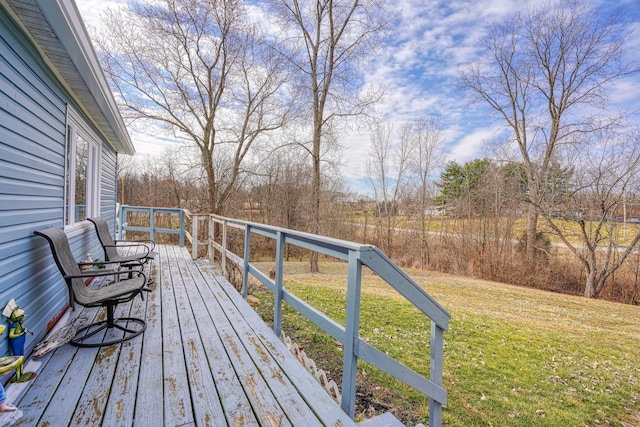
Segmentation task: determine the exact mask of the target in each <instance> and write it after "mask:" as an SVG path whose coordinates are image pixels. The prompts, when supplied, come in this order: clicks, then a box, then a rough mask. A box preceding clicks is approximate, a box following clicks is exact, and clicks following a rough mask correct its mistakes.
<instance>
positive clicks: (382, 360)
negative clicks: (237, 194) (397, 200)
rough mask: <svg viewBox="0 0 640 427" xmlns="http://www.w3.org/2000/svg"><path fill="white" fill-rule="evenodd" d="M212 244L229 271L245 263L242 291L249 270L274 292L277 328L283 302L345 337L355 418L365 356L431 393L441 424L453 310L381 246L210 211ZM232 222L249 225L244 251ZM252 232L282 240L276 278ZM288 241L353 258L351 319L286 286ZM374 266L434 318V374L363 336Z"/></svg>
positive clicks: (345, 383) (347, 394)
mask: <svg viewBox="0 0 640 427" xmlns="http://www.w3.org/2000/svg"><path fill="white" fill-rule="evenodd" d="M209 218H210V223H209V239H210V240H209V247H210V248H212V249H213V250H214V251H218V252H219V253H220V254H221V265H222V269H223V273H224V274H226V263H227V260H229V261H231V262H233V263H234V264H237V265H238V266H239V267H240V268H241V269H242V295H243V297H245V298H246V297H247V294H248V282H249V274H251V275H252V276H253V277H255V278H256V279H257V280H258V281H260V282H261V283H262V284H264V285H265V286H266V287H267V288H268V289H269V290H270V291H271V292H273V293H274V296H275V298H274V320H273V329H274V332H275V333H276V334H277V335H280V330H281V325H282V302H283V301H284V302H286V303H287V304H289V305H290V306H291V307H292V308H293V309H294V310H296V311H297V312H298V313H300V314H301V315H303V316H304V317H306V318H307V319H308V320H310V321H311V322H313V323H314V324H315V325H316V326H318V327H319V328H320V329H322V330H323V331H325V332H326V333H328V334H329V335H331V336H332V337H333V338H334V339H336V340H337V341H339V342H340V343H342V345H343V348H344V360H343V375H342V389H343V390H342V402H341V405H342V409H343V410H344V411H345V412H346V413H347V414H349V416H351V417H352V418H353V417H354V415H355V396H356V389H355V386H356V364H357V359H358V358H360V359H362V360H364V361H366V362H368V363H371V364H372V365H374V366H376V367H378V368H380V369H382V370H383V371H385V372H387V373H388V374H390V375H392V376H393V377H395V378H397V379H398V380H400V381H403V382H404V383H406V384H408V385H410V386H412V387H414V388H415V389H417V390H419V391H421V392H422V393H424V394H425V395H427V396H429V398H430V399H429V426H431V427H434V426H439V425H440V424H441V422H442V406H443V405H446V404H447V392H446V390H444V388H443V387H442V368H443V348H444V331H445V330H447V329H448V327H449V318H450V316H451V315H450V314H449V313H448V312H447V310H445V309H444V308H443V307H442V306H441V305H440V304H438V302H437V301H435V300H434V299H433V298H432V297H431V296H430V295H429V294H428V293H427V292H425V291H424V290H423V289H422V288H421V287H420V286H419V285H418V284H417V283H416V282H415V281H413V280H412V279H411V278H410V277H409V276H408V275H407V274H406V273H405V272H404V271H402V270H401V269H400V268H399V267H398V266H397V265H395V264H394V263H393V262H392V261H391V260H390V259H389V258H388V257H386V256H385V255H384V254H383V253H382V252H381V251H380V250H379V249H378V248H376V247H375V246H372V245H364V244H358V243H354V242H349V241H345V240H339V239H334V238H330V237H324V236H318V235H314V234H309V233H304V232H300V231H295V230H289V229H284V228H280V227H273V226H268V225H264V224H258V223H253V222H249V221H242V220H237V219H232V218H225V217H222V216H218V215H210V217H209ZM215 224H218V225H220V226H221V227H222V230H221V233H219V239H220V240H221V242H218V241H216V234H215ZM228 228H235V229H239V230H242V231H244V251H243V252H244V253H243V255H242V256H240V255H238V254H235V253H233V252H232V251H231V250H230V249H229V248H228V246H227V231H228ZM251 234H258V235H261V236H266V237H268V238H271V239H274V240H275V241H276V259H275V261H276V269H275V270H276V271H275V278H274V279H271V278H269V277H268V275H266V274H265V273H263V272H262V271H260V270H259V269H258V268H256V267H255V266H254V265H253V264H251V262H250V251H251V245H250V243H251ZM285 243H288V244H291V245H295V246H298V247H301V248H305V249H309V250H312V251H316V252H318V253H321V254H324V255H330V256H332V257H335V258H338V259H341V260H344V261H347V263H348V279H347V307H346V321H345V325H344V326H343V325H341V324H339V323H337V322H336V321H334V320H333V319H331V318H329V317H328V316H326V315H325V314H324V313H322V312H320V311H319V310H317V309H315V308H313V307H312V306H310V305H308V304H307V303H306V302H304V301H302V300H301V299H300V298H298V297H297V296H295V295H294V294H292V293H290V292H289V291H287V289H285V288H284V286H283V265H284V245H285ZM363 265H364V266H367V267H369V268H370V269H371V270H372V271H373V272H374V273H376V274H377V275H378V276H379V277H381V278H382V279H383V280H384V281H385V282H387V283H388V284H389V285H391V287H393V288H394V289H396V290H397V291H398V292H399V293H400V294H401V295H402V296H403V297H405V298H406V299H407V300H408V301H410V302H411V303H413V304H414V305H415V306H416V307H417V308H418V309H419V310H420V311H421V312H422V313H424V314H425V315H426V316H428V317H429V318H430V319H431V345H430V347H431V349H430V350H431V364H430V378H429V379H427V378H424V377H423V376H421V375H420V374H418V373H416V372H415V371H413V370H411V369H409V368H407V367H406V366H404V365H402V364H401V363H399V362H397V361H396V360H394V359H393V358H391V357H389V356H388V355H386V354H385V353H383V352H381V351H380V350H378V349H376V348H375V347H373V346H371V345H370V344H368V343H366V342H365V341H364V340H363V339H362V338H360V336H359V324H360V291H361V286H362V266H363Z"/></svg>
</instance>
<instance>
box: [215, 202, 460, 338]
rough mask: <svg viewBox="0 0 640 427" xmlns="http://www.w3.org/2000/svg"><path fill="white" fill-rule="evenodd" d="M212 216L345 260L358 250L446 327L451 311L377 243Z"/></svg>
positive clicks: (372, 267) (371, 264) (369, 264)
mask: <svg viewBox="0 0 640 427" xmlns="http://www.w3.org/2000/svg"><path fill="white" fill-rule="evenodd" d="M211 217H212V218H213V219H214V220H215V221H219V222H223V221H224V222H225V223H226V224H227V225H228V226H236V227H241V228H244V227H246V226H249V228H250V229H251V231H252V232H255V233H257V234H261V235H265V236H268V237H272V238H276V234H277V232H281V233H283V234H284V235H285V236H286V241H287V242H290V243H293V244H294V245H297V246H301V247H307V248H309V249H311V250H315V251H319V252H322V253H325V254H327V255H332V256H336V257H338V258H341V259H344V260H346V259H347V257H346V256H344V255H346V254H348V252H349V251H354V252H359V253H360V260H361V261H362V263H363V264H364V265H366V266H367V267H369V268H370V269H371V270H372V271H373V272H374V273H376V274H378V275H379V276H380V277H381V278H383V279H384V280H385V281H386V282H387V283H388V284H389V285H390V286H391V287H392V288H394V289H395V290H397V291H398V292H399V293H400V294H401V295H402V296H404V297H405V298H406V299H407V300H408V301H409V302H411V303H412V304H413V305H414V306H416V307H417V308H418V309H419V310H420V311H422V312H423V313H424V314H425V315H427V316H428V317H429V318H431V320H433V321H434V322H435V323H436V324H437V325H438V326H439V327H441V328H442V329H444V330H447V329H448V328H449V318H450V317H451V314H450V313H449V312H448V311H447V310H446V309H445V308H444V307H442V306H441V305H440V304H439V303H438V302H437V301H436V300H435V299H434V298H433V297H431V295H429V294H428V293H427V292H425V291H424V289H422V288H421V287H420V286H419V285H418V284H417V283H416V282H415V281H414V280H413V279H411V277H410V276H409V275H408V274H406V273H405V272H404V271H403V270H402V269H401V268H399V267H398V266H397V265H396V264H395V263H393V262H392V261H391V260H390V259H389V258H388V257H387V256H386V255H384V254H383V253H382V252H381V251H380V250H379V249H378V248H377V247H376V246H373V245H366V244H360V243H355V242H350V241H347V240H341V239H335V238H331V237H326V236H320V235H317V234H311V233H305V232H302V231H296V230H290V229H287V228H281V227H275V226H271V225H265V224H259V223H254V222H250V221H244V220H239V219H235V218H226V217H223V216H220V215H211Z"/></svg>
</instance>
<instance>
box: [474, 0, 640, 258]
mask: <svg viewBox="0 0 640 427" xmlns="http://www.w3.org/2000/svg"><path fill="white" fill-rule="evenodd" d="M622 46H623V44H622V33H621V31H620V26H619V25H618V24H617V21H616V16H613V17H611V18H610V19H605V18H604V17H603V16H601V15H600V13H599V12H598V11H597V10H591V9H589V7H588V6H587V5H585V4H583V3H581V2H580V1H577V0H562V1H560V2H559V3H555V2H545V3H544V4H542V5H541V6H539V7H536V8H534V9H529V10H527V11H526V12H524V13H520V14H517V15H516V16H515V17H513V18H510V19H508V20H506V21H505V22H504V23H502V24H494V25H492V26H491V27H490V29H489V33H488V35H487V36H486V37H485V38H484V39H483V41H482V47H483V48H484V49H485V50H486V52H487V53H486V55H485V57H484V58H483V59H482V60H480V61H478V62H477V63H475V64H473V65H472V66H470V67H469V68H468V69H467V70H466V71H465V72H464V73H463V74H462V82H463V85H464V86H466V88H467V89H468V90H469V91H470V92H471V93H472V94H473V95H474V96H475V99H477V100H479V101H481V102H483V103H485V104H487V105H489V106H490V107H491V108H492V109H493V110H494V111H495V113H496V114H497V116H498V117H499V118H500V119H501V120H502V121H503V122H504V125H505V127H506V128H507V129H508V130H510V132H511V134H512V135H511V136H512V141H513V142H514V143H515V145H516V146H517V149H518V151H519V152H520V154H521V156H522V159H523V164H524V167H525V172H526V177H527V185H528V198H529V199H528V202H529V203H530V204H529V211H528V224H527V232H526V235H527V255H528V257H529V258H530V259H532V258H533V257H534V256H535V250H536V248H535V246H534V245H535V241H536V234H537V224H538V215H539V210H538V206H540V204H541V201H542V197H543V193H544V186H545V185H546V183H547V182H548V177H547V175H548V173H549V169H550V164H551V161H552V159H553V158H554V155H555V154H556V152H557V150H558V149H559V147H561V146H562V145H563V144H567V143H570V142H572V141H574V140H575V137H576V135H578V134H583V133H588V132H594V131H596V130H598V129H602V128H604V127H607V126H609V125H611V124H612V123H613V122H614V121H615V118H613V119H607V118H604V117H602V116H598V115H596V113H599V112H606V110H605V107H606V105H607V100H608V99H607V90H608V89H609V87H610V84H611V83H612V82H613V81H614V80H616V79H618V78H619V77H621V76H624V75H625V74H627V73H628V72H630V71H631V70H632V67H631V66H629V65H628V64H626V63H625V62H624V60H623V49H622Z"/></svg>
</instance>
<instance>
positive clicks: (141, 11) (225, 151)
mask: <svg viewBox="0 0 640 427" xmlns="http://www.w3.org/2000/svg"><path fill="white" fill-rule="evenodd" d="M102 24H103V26H102V31H101V32H100V34H99V35H98V37H96V39H97V40H98V50H99V52H100V57H101V59H102V61H103V65H104V68H105V72H106V75H107V77H108V78H109V79H110V81H111V83H112V87H113V88H114V90H115V91H116V92H117V95H118V96H117V98H118V99H119V101H120V103H121V106H122V107H123V114H124V116H125V118H128V119H129V120H131V121H135V120H138V121H143V122H144V121H154V122H156V123H160V124H161V125H163V126H164V127H166V129H167V130H169V131H170V132H171V133H173V135H174V136H175V137H176V138H178V139H180V140H184V141H188V142H189V143H191V144H194V145H195V146H197V147H198V149H199V152H200V156H201V163H202V167H203V168H204V170H205V172H206V177H207V181H208V200H209V201H208V209H209V211H210V212H213V213H220V212H221V211H222V209H223V207H224V204H225V201H226V200H227V199H228V197H229V195H230V192H231V191H232V190H233V189H234V185H235V184H236V182H237V178H238V174H239V173H240V171H241V164H242V162H243V160H244V159H245V157H246V156H247V153H248V152H249V149H250V148H251V146H252V144H253V143H254V142H255V141H256V140H257V139H258V138H260V137H261V136H262V135H263V134H264V133H266V132H268V131H271V130H275V129H279V128H281V127H282V126H283V125H284V123H285V122H286V120H287V118H288V114H289V109H290V104H287V103H286V102H283V101H284V98H285V93H284V83H285V82H286V75H285V74H284V73H283V72H282V70H283V67H282V65H283V60H282V58H281V57H280V56H279V55H275V54H274V52H273V50H271V49H270V48H268V45H267V43H266V42H265V37H264V36H263V35H262V34H261V33H260V32H259V31H258V30H257V26H256V25H254V24H252V23H251V22H250V21H249V19H248V18H247V15H246V14H245V12H244V9H243V3H242V1H241V0H220V1H215V2H212V1H207V0H180V1H178V0H159V1H151V0H146V1H137V2H130V3H129V5H128V6H127V7H124V8H121V9H118V10H109V11H107V12H106V13H105V14H104V16H103V20H102Z"/></svg>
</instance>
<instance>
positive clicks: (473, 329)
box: [254, 263, 640, 427]
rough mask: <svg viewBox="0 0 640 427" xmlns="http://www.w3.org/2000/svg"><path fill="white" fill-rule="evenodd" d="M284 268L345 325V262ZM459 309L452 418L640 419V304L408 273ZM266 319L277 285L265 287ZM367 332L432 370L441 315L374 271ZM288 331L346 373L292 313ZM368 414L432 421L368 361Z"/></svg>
mask: <svg viewBox="0 0 640 427" xmlns="http://www.w3.org/2000/svg"><path fill="white" fill-rule="evenodd" d="M306 268H307V264H306V263H295V264H294V263H291V264H287V266H286V268H285V271H286V272H285V280H286V287H287V288H288V289H289V290H291V291H292V292H294V293H295V294H296V295H298V296H300V297H301V298H303V299H305V300H306V301H307V302H309V303H310V304H311V305H313V306H314V307H316V308H317V309H319V310H320V311H323V312H325V313H327V314H329V315H330V316H331V317H333V318H334V319H335V320H337V321H339V322H343V320H344V311H345V289H346V288H345V286H346V285H345V283H346V281H345V277H346V274H345V267H344V265H342V264H339V263H331V264H323V265H321V270H322V273H321V274H318V275H310V274H307V273H305V272H304V271H305V270H306ZM407 272H408V273H409V274H410V276H411V277H413V278H414V279H415V280H416V281H417V282H418V283H419V284H420V285H421V286H423V287H424V289H426V290H427V292H429V293H430V294H431V295H432V296H434V297H435V298H436V300H438V302H440V303H441V304H442V305H443V306H444V307H445V308H446V309H447V310H449V311H450V312H451V314H452V318H451V323H450V328H449V331H447V332H445V369H444V386H445V388H446V390H447V391H448V393H449V404H448V407H447V408H446V409H445V411H444V414H443V421H444V424H445V425H448V426H580V427H582V426H609V425H611V426H624V427H629V426H639V425H640V307H638V306H630V305H622V304H616V303H610V302H605V301H599V300H589V299H584V298H581V297H573V296H566V295H561V294H554V293H549V292H543V291H538V290H535V289H530V288H521V287H516V286H510V285H504V284H500V283H494V282H488V281H482V280H474V279H467V278H461V277H457V276H449V275H444V274H437V273H430V272H423V271H420V270H407ZM254 295H256V296H258V297H259V298H261V299H262V301H263V303H262V305H261V306H260V308H259V310H260V312H261V314H263V317H265V318H266V319H267V320H268V319H269V318H270V316H271V313H272V311H271V310H272V308H271V305H270V303H269V301H271V300H270V294H269V293H268V292H267V291H266V290H264V289H262V290H261V289H260V288H257V289H256V290H255V291H254ZM362 301H363V302H362V314H361V319H362V329H361V332H360V333H361V336H363V337H364V338H366V339H368V341H369V343H370V344H372V345H374V346H375V347H377V348H379V349H381V350H384V351H386V352H388V353H389V354H390V355H392V356H393V357H394V358H396V359H398V360H399V361H401V362H402V363H404V364H406V365H407V366H409V367H411V368H412V369H414V370H416V371H418V372H420V373H422V374H423V375H425V376H427V377H428V375H429V334H430V322H429V321H428V320H426V319H425V318H424V316H423V315H421V313H419V312H418V311H417V310H416V309H415V308H413V306H411V305H410V304H408V303H407V302H405V301H404V300H403V299H402V297H401V296H399V295H398V294H396V293H395V291H393V290H392V289H391V288H389V287H388V286H387V285H386V284H384V283H382V282H381V281H380V280H379V279H378V278H377V277H373V276H372V275H367V274H365V278H364V281H363V289H362ZM283 327H284V329H285V331H286V332H287V333H288V334H289V335H291V336H292V337H293V338H294V340H295V341H297V342H298V343H300V344H302V345H304V346H305V351H307V352H308V353H309V354H311V355H312V356H313V357H314V359H315V360H316V361H317V362H318V364H319V366H320V367H321V368H323V369H325V370H328V371H330V375H331V376H332V377H333V379H335V380H336V381H338V382H339V380H340V375H341V374H340V369H341V363H342V362H341V360H342V359H341V357H342V356H341V348H340V346H339V345H338V344H337V343H336V342H334V341H333V340H332V339H331V338H328V337H326V336H325V334H324V333H321V332H319V331H318V330H317V329H316V328H315V327H314V326H313V325H309V324H308V322H306V321H305V320H303V319H301V318H300V316H299V315H297V314H295V313H293V312H291V310H285V317H284V321H283ZM358 381H359V384H360V388H359V389H358V393H359V396H358V401H359V406H358V409H357V412H358V418H365V417H369V416H371V415H373V414H374V413H380V412H385V411H391V412H392V413H394V414H396V416H397V417H398V418H400V419H401V420H403V421H404V422H406V423H408V424H411V425H415V424H416V423H417V422H423V423H425V424H426V422H427V414H428V409H427V408H428V403H427V399H425V398H424V397H423V396H422V395H420V394H419V393H417V392H415V391H414V390H413V389H411V388H410V387H407V386H404V385H402V384H400V383H398V382H396V381H395V380H393V379H392V378H389V377H388V376H386V374H383V373H381V372H379V371H378V370H377V369H374V368H372V367H371V366H369V365H367V364H365V363H361V364H360V365H359V378H358Z"/></svg>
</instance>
